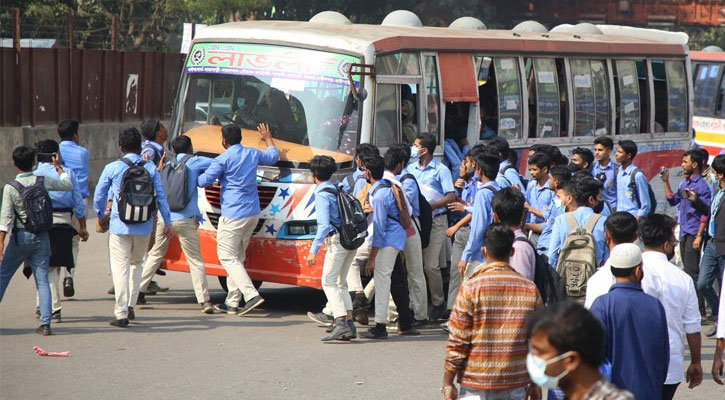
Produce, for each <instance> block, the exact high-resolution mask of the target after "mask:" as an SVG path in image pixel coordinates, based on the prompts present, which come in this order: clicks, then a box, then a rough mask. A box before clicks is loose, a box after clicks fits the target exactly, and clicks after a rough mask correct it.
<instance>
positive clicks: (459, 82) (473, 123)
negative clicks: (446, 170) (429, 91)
mask: <svg viewBox="0 0 725 400" xmlns="http://www.w3.org/2000/svg"><path fill="white" fill-rule="evenodd" d="M438 57H439V62H440V76H441V86H442V87H441V89H442V97H443V103H444V104H445V109H444V113H443V114H444V124H443V126H444V130H443V133H444V137H445V139H452V140H455V141H456V142H458V143H460V142H461V141H462V140H463V139H468V142H469V143H471V144H474V143H476V142H477V141H478V140H479V137H478V133H479V131H480V126H481V123H480V118H479V115H480V112H479V103H478V88H477V85H476V75H477V73H476V72H475V69H474V60H473V56H472V54H470V53H440V54H439V55H438ZM430 82H432V80H431V79H429V78H428V77H426V86H427V87H430ZM452 172H453V173H454V174H455V173H457V172H456V171H452Z"/></svg>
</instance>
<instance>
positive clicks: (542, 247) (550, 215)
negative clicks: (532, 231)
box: [536, 194, 564, 257]
mask: <svg viewBox="0 0 725 400" xmlns="http://www.w3.org/2000/svg"><path fill="white" fill-rule="evenodd" d="M556 199H557V197H556V194H553V195H552V196H551V203H549V209H548V212H546V213H544V216H545V217H546V221H545V222H544V225H543V226H542V227H541V234H540V235H539V241H538V242H537V244H536V249H537V250H538V251H539V254H541V255H544V256H547V257H548V255H549V241H550V240H551V230H552V229H553V228H554V221H556V217H558V216H559V215H561V214H564V206H562V205H558V206H557V205H556Z"/></svg>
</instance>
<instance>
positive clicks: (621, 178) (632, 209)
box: [617, 164, 656, 217]
mask: <svg viewBox="0 0 725 400" xmlns="http://www.w3.org/2000/svg"><path fill="white" fill-rule="evenodd" d="M635 168H637V167H635V166H634V164H629V166H628V167H627V168H621V167H620V168H619V172H617V211H624V212H628V213H630V214H632V215H634V216H635V217H646V216H647V215H649V212H650V210H651V209H652V207H655V206H656V204H650V198H649V188H648V186H647V185H648V182H647V177H646V176H645V175H644V173H643V172H642V173H638V174H637V175H636V176H635V177H634V183H635V186H636V187H635V188H632V187H631V186H630V183H631V182H632V174H633V173H634V169H635Z"/></svg>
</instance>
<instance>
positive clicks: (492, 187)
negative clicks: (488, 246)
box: [461, 181, 499, 263]
mask: <svg viewBox="0 0 725 400" xmlns="http://www.w3.org/2000/svg"><path fill="white" fill-rule="evenodd" d="M497 190H499V187H498V185H497V184H496V182H494V181H489V182H486V183H485V184H484V185H483V186H482V187H481V188H479V189H478V192H476V198H475V200H474V201H473V216H472V218H471V234H470V235H469V236H468V242H467V243H466V247H465V248H464V249H463V253H462V254H461V260H463V261H465V262H467V263H469V262H471V261H474V260H476V261H481V262H483V254H481V248H482V247H483V233H484V232H485V231H486V228H488V226H489V225H491V223H492V222H493V209H492V208H491V199H493V195H494V193H495V192H496V191H497Z"/></svg>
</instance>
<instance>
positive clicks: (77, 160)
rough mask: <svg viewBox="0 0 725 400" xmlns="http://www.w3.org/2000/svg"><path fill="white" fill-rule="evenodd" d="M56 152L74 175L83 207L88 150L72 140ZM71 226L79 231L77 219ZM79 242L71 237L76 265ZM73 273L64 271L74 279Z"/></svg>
mask: <svg viewBox="0 0 725 400" xmlns="http://www.w3.org/2000/svg"><path fill="white" fill-rule="evenodd" d="M58 152H59V153H60V158H61V160H63V165H64V166H65V167H68V168H70V169H71V170H72V171H73V175H75V178H76V181H77V182H78V189H79V190H80V192H81V197H82V198H83V205H84V207H85V205H86V202H87V199H88V197H90V195H91V193H90V191H89V190H88V150H87V149H86V148H85V147H83V146H80V145H78V144H77V143H76V142H74V141H72V140H63V141H61V142H60V143H59V144H58ZM71 224H72V225H73V227H74V228H76V230H78V229H80V224H79V223H78V219H77V218H74V219H73V220H72V222H71ZM80 241H81V238H80V236H78V235H76V236H73V243H72V251H73V263H74V264H78V250H79V246H80ZM75 271H76V269H75V268H71V269H66V271H65V277H66V278H73V277H75Z"/></svg>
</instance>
